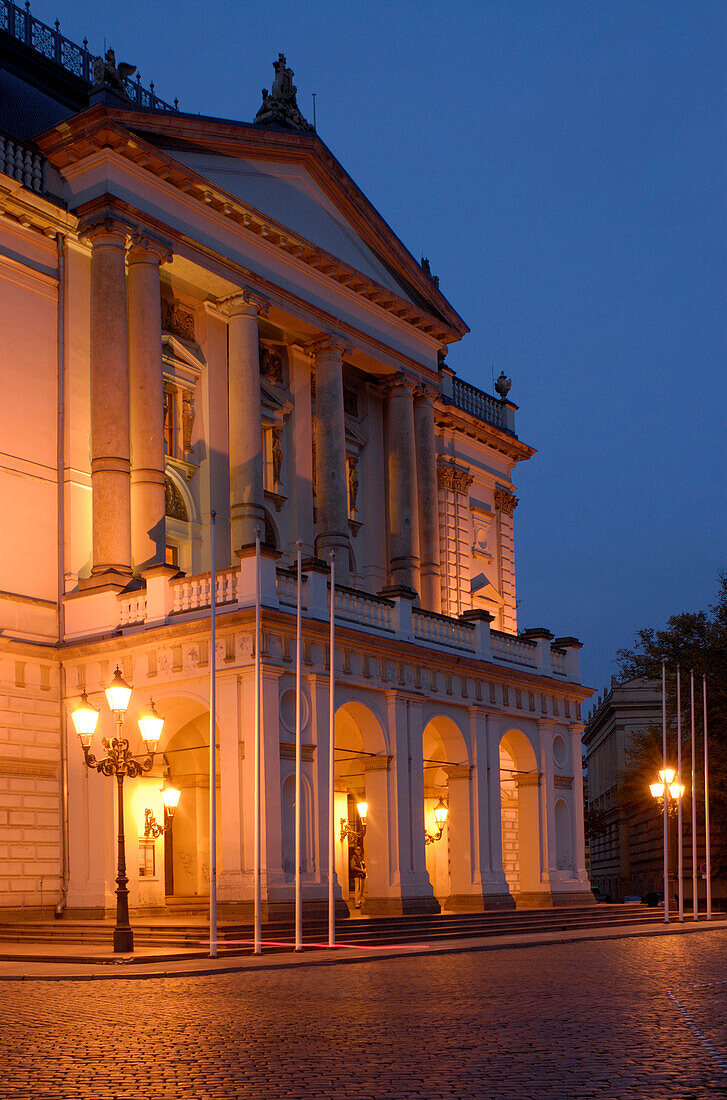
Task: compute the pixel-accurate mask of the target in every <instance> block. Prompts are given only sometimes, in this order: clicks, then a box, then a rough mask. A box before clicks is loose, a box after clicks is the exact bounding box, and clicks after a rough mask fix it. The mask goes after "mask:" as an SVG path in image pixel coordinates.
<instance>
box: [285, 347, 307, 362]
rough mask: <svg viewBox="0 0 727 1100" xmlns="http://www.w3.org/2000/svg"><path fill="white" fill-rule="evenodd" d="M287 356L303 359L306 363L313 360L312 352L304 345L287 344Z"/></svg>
mask: <svg viewBox="0 0 727 1100" xmlns="http://www.w3.org/2000/svg"><path fill="white" fill-rule="evenodd" d="M288 354H289V355H294V356H296V357H297V358H299V359H305V360H306V361H307V362H308V363H311V362H312V360H313V352H312V351H311V349H310V348H309V347H307V346H305V345H304V344H297V343H295V344H288Z"/></svg>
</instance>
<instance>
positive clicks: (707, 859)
mask: <svg viewBox="0 0 727 1100" xmlns="http://www.w3.org/2000/svg"><path fill="white" fill-rule="evenodd" d="M702 700H703V703H704V831H705V842H706V850H705V863H706V865H707V920H711V919H712V859H711V856H710V844H709V764H708V756H707V677H706V676H705V675H704V673H702Z"/></svg>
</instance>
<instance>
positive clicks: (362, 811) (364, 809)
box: [356, 802, 369, 825]
mask: <svg viewBox="0 0 727 1100" xmlns="http://www.w3.org/2000/svg"><path fill="white" fill-rule="evenodd" d="M368 808H369V804H368V802H357V803H356V809H357V810H358V816H359V817H360V818H361V822H362V823H363V824H364V825H365V824H366V814H367V813H368Z"/></svg>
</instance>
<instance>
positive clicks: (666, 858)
mask: <svg viewBox="0 0 727 1100" xmlns="http://www.w3.org/2000/svg"><path fill="white" fill-rule="evenodd" d="M661 748H662V765H661V766H662V768H663V770H664V772H666V665H665V663H664V661H662V662H661ZM668 795H669V792H668V790H667V786H666V780H665V781H664V924H668V923H669V805H668V803H669V797H668Z"/></svg>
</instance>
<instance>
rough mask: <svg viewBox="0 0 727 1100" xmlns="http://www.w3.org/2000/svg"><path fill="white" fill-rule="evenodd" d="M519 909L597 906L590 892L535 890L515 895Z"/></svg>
mask: <svg viewBox="0 0 727 1100" xmlns="http://www.w3.org/2000/svg"><path fill="white" fill-rule="evenodd" d="M515 904H516V906H517V908H518V909H563V908H566V907H567V906H571V905H596V904H597V902H596V899H595V898H594V896H593V893H592V891H590V890H587V891H586V890H571V891H565V890H563V891H561V890H557V891H556V890H542V891H540V890H534V891H532V893H522V894H516V895H515Z"/></svg>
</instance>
